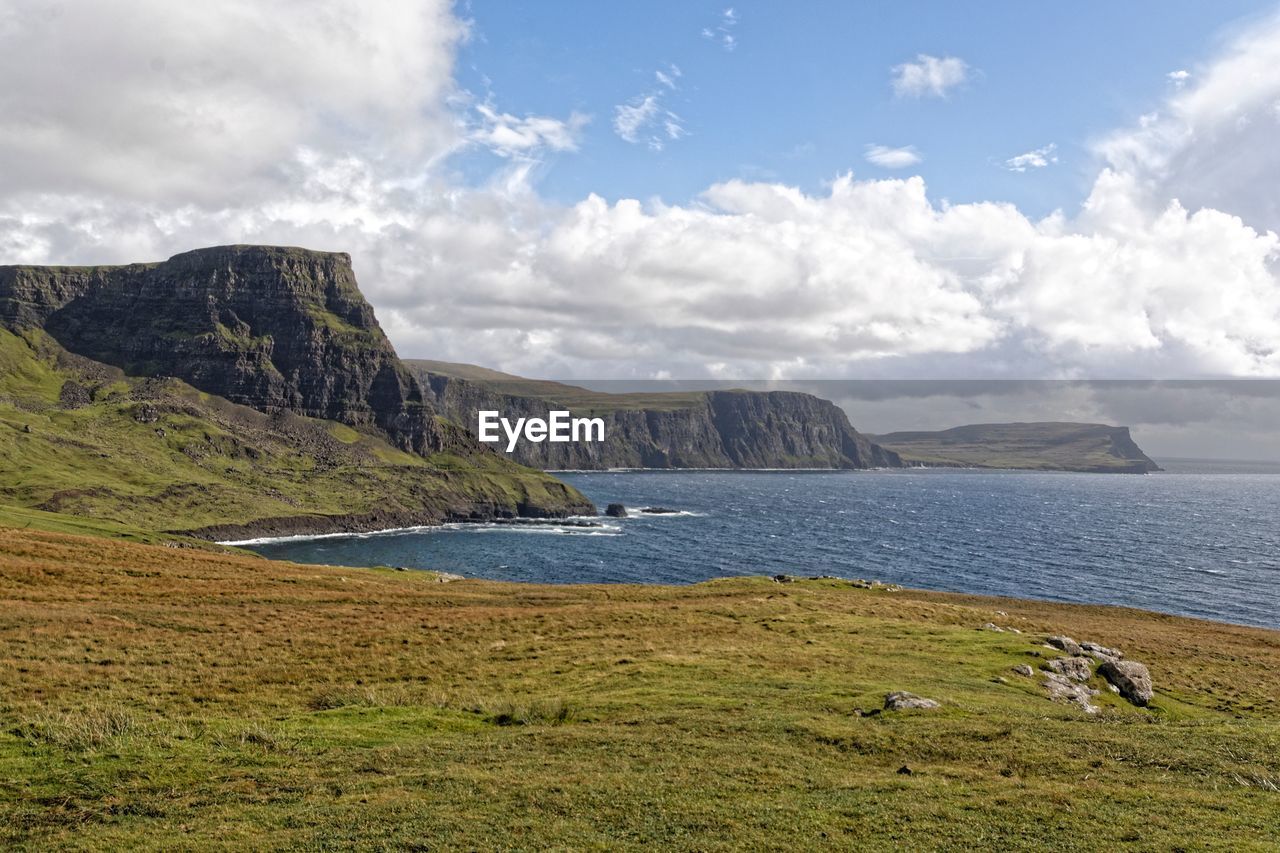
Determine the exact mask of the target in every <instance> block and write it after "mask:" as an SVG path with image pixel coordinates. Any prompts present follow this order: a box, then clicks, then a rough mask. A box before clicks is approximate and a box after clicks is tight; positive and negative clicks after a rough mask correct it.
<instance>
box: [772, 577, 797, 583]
mask: <svg viewBox="0 0 1280 853" xmlns="http://www.w3.org/2000/svg"><path fill="white" fill-rule="evenodd" d="M794 580H795V578H793V577H791V575H774V576H773V582H774V583H791V582H792V581H794Z"/></svg>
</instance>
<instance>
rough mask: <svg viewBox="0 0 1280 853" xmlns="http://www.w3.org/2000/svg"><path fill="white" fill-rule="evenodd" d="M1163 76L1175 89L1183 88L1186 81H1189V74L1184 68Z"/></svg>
mask: <svg viewBox="0 0 1280 853" xmlns="http://www.w3.org/2000/svg"><path fill="white" fill-rule="evenodd" d="M1164 76H1165V77H1166V78H1167V79H1168V81H1169V82H1170V83H1172V84H1173V85H1174V86H1175V87H1176V88H1178V89H1181V88H1182V87H1183V86H1185V85H1187V81H1188V80H1190V79H1191V72H1190V71H1188V70H1186V69H1185V68H1180V69H1178V70H1177V71H1170V72H1169V73H1168V74H1166V75H1164Z"/></svg>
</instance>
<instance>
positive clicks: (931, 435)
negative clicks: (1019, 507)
mask: <svg viewBox="0 0 1280 853" xmlns="http://www.w3.org/2000/svg"><path fill="white" fill-rule="evenodd" d="M872 438H873V439H874V440H875V441H877V442H879V443H880V444H882V445H884V446H885V447H888V448H890V449H892V450H894V451H896V452H897V453H898V454H899V455H900V456H901V457H902V459H903V462H904V463H906V464H908V465H934V466H939V465H942V466H965V467H973V468H1023V469H1031V470H1041V471H1086V472H1093V473H1101V474H1109V473H1121V474H1146V473H1149V472H1151V471H1159V470H1160V466H1158V465H1156V463H1155V462H1153V461H1152V460H1151V458H1150V457H1148V456H1147V455H1146V454H1145V453H1143V452H1142V449H1141V448H1139V447H1138V445H1137V444H1136V443H1135V442H1134V440H1133V438H1132V437H1131V436H1130V435H1129V428H1128V427H1122V426H1108V425H1106V424H1081V423H1056V422H1045V423H1009V424H970V425H968V426H960V427H953V428H952V429H946V430H939V431H936V432H924V431H922V432H894V433H887V434H884V435H876V436H872Z"/></svg>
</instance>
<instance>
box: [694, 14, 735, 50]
mask: <svg viewBox="0 0 1280 853" xmlns="http://www.w3.org/2000/svg"><path fill="white" fill-rule="evenodd" d="M737 26H738V12H737V10H736V9H734V8H733V7H732V6H730V7H729V8H727V9H724V10H723V11H721V12H720V22H719V23H718V24H717V25H716V26H714V27H703V28H702V37H703V38H704V39H706V40H707V41H713V42H716V43H717V44H719V45H720V46H721V47H723V48H724V49H725V50H727V51H733V50H734V49H735V48H736V47H737V46H738V39H737V37H735V36H734V34H733V30H734V28H735V27H737Z"/></svg>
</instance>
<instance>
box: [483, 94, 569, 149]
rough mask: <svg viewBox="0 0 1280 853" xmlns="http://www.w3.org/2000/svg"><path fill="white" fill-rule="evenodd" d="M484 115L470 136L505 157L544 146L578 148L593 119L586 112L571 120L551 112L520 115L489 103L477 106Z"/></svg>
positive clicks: (550, 147)
mask: <svg viewBox="0 0 1280 853" xmlns="http://www.w3.org/2000/svg"><path fill="white" fill-rule="evenodd" d="M476 112H477V113H478V114H479V115H480V118H481V119H482V121H481V123H480V126H479V127H477V128H476V129H475V130H473V131H472V133H471V134H470V136H469V138H470V139H471V140H472V141H473V142H477V143H479V144H481V145H483V146H485V147H486V148H489V149H490V150H492V151H493V152H494V153H496V154H498V155H499V156H502V157H529V156H532V155H535V154H537V153H538V152H539V151H542V150H550V151H577V150H578V140H579V137H580V136H581V134H582V129H583V128H584V127H586V125H587V123H588V121H589V120H590V119H589V118H588V117H587V116H585V115H583V114H582V113H576V112H575V113H572V114H570V116H569V118H568V120H567V121H561V120H560V119H555V118H550V117H547V116H525V117H524V118H518V117H516V116H513V115H511V114H510V113H499V112H498V111H497V110H495V109H494V108H493V107H492V106H491V105H489V104H481V105H479V106H477V107H476Z"/></svg>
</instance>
